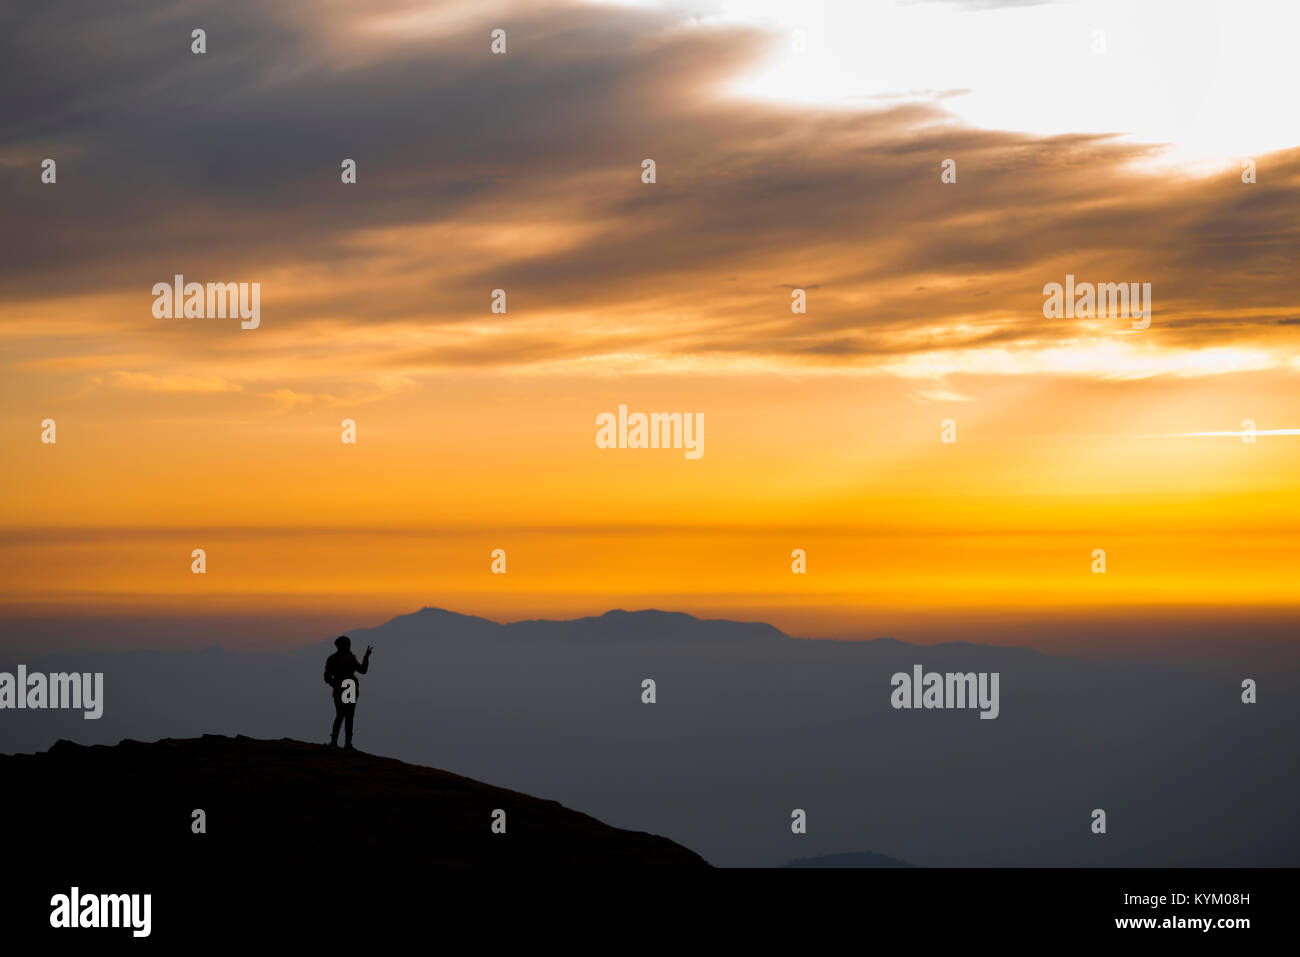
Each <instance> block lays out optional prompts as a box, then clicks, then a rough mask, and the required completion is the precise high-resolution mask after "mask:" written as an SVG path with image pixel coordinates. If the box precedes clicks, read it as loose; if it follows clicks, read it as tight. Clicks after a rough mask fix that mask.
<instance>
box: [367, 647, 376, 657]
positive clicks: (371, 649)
mask: <svg viewBox="0 0 1300 957" xmlns="http://www.w3.org/2000/svg"><path fill="white" fill-rule="evenodd" d="M374 650H375V649H373V648H371V647H370V646H369V645H366V657H367V658H369V657H370V652H372V651H374Z"/></svg>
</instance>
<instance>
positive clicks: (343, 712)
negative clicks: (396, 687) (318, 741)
mask: <svg viewBox="0 0 1300 957" xmlns="http://www.w3.org/2000/svg"><path fill="white" fill-rule="evenodd" d="M334 647H336V648H338V651H336V652H334V654H332V655H330V656H329V657H328V658H326V659H325V683H326V684H327V685H329V686H330V687H331V688H333V689H334V731H333V732H332V733H331V734H330V747H331V748H337V747H338V746H339V725H340V724H343V723H344V722H345V721H346V722H347V743H346V744H345V745H344V746H345V747H348V748H350V747H352V718H353V716H354V715H355V714H356V713H357V697H358V696H359V695H360V692H361V685H360V682H358V681H357V675H364V674H365V673H366V671H367V669H369V667H370V652H371V650H372V649H371V648H370V646H368V645H367V646H366V653H365V655H364V657H362V659H361V660H360V661H357V656H356V655H354V654H353V653H352V639H350V638H349V637H348V636H347V635H340V636H339V637H338V638H335V639H334ZM349 678H350V679H352V695H351V698H352V700H351V701H346V702H345V701H344V700H343V682H345V681H347V680H348V679H349Z"/></svg>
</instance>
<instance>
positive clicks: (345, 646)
mask: <svg viewBox="0 0 1300 957" xmlns="http://www.w3.org/2000/svg"><path fill="white" fill-rule="evenodd" d="M334 647H335V648H337V649H338V650H339V651H348V650H350V649H351V648H352V639H351V638H349V637H348V636H347V635H339V636H338V637H337V638H335V639H334Z"/></svg>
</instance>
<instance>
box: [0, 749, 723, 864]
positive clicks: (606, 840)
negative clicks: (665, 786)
mask: <svg viewBox="0 0 1300 957" xmlns="http://www.w3.org/2000/svg"><path fill="white" fill-rule="evenodd" d="M0 782H3V797H0V800H2V801H3V804H4V812H5V820H6V821H7V822H8V823H9V825H10V826H9V827H6V831H8V836H7V838H6V843H7V844H8V845H9V853H17V854H19V855H21V856H18V857H16V858H15V859H16V860H23V859H26V860H29V861H44V862H47V863H50V864H56V863H57V865H58V866H60V867H62V868H65V869H66V872H67V875H68V877H67V879H68V880H69V881H71V880H74V879H75V878H76V876H77V874H78V873H79V872H82V871H84V869H86V868H93V870H95V871H96V872H98V873H105V872H111V871H112V870H113V864H114V862H116V864H117V866H118V867H119V868H120V871H121V872H122V873H130V874H131V875H132V876H136V877H139V876H143V877H148V876H150V875H156V876H158V877H161V876H163V875H164V874H167V875H172V874H177V873H179V874H184V873H195V872H201V873H204V874H207V875H212V874H214V873H216V874H221V873H239V872H249V871H251V870H257V871H262V872H265V871H268V870H271V871H278V870H284V869H289V870H310V871H314V872H316V873H318V874H321V875H324V874H328V873H331V872H338V871H340V870H341V869H345V870H346V871H347V872H349V873H366V872H370V873H377V872H379V871H382V870H390V869H392V868H403V869H405V868H412V867H415V868H420V869H427V868H474V867H488V868H502V867H504V868H520V867H522V868H536V867H544V868H550V867H564V868H568V867H574V868H596V867H601V868H609V867H615V868H700V867H707V864H706V863H705V861H704V860H703V859H702V858H701V857H699V856H698V855H697V854H695V853H694V852H692V851H689V850H687V849H686V848H684V847H682V846H681V845H679V844H676V843H674V842H673V841H670V840H668V839H667V838H664V837H658V836H655V835H652V834H645V833H642V832H638V831H627V830H620V829H618V828H614V827H610V826H608V825H605V824H602V823H601V822H600V821H597V820H596V819H595V818H591V817H588V816H587V815H585V814H580V813H578V812H576V811H571V810H569V809H568V808H565V807H563V806H561V805H560V804H558V803H556V802H554V801H544V800H539V799H538V798H534V797H529V796H528V795H526V794H521V793H519V792H517V791H508V790H504V789H502V788H496V787H492V786H490V785H487V784H482V783H480V782H478V781H474V780H471V779H469V778H463V777H460V776H458V775H455V774H449V773H447V772H445V771H438V770H435V769H433V768H426V767H419V766H417V765H411V764H404V763H403V762H401V761H396V760H393V759H391V758H381V757H376V756H374V755H369V754H364V753H360V752H355V751H353V752H349V751H343V750H339V749H330V748H327V747H324V746H321V745H313V744H304V743H302V742H300V741H293V740H289V739H287V738H286V739H281V740H278V741H262V740H255V739H252V738H245V737H242V736H240V737H236V738H227V737H219V736H215V735H204V736H203V737H202V738H190V739H184V740H178V739H164V740H162V741H158V742H155V743H153V744H143V743H140V742H137V741H123V742H122V743H121V744H118V745H116V746H114V747H106V746H102V745H101V746H95V747H83V746H81V745H76V744H71V743H69V742H67V741H60V742H58V743H57V744H56V745H55V746H54V747H52V748H51V749H50V750H49V751H46V752H44V753H42V754H34V755H11V756H0ZM196 809H202V810H203V811H204V812H205V814H206V824H207V833H205V834H196V833H194V832H193V830H192V822H193V821H194V811H195V810H196ZM497 809H501V810H503V811H504V812H505V820H506V832H505V833H504V834H494V833H493V832H492V829H491V824H492V819H493V813H494V811H496V810H497Z"/></svg>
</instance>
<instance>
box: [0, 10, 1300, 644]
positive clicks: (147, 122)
mask: <svg viewBox="0 0 1300 957" xmlns="http://www.w3.org/2000/svg"><path fill="white" fill-rule="evenodd" d="M112 6H120V5H112ZM128 6H130V7H131V8H132V9H133V10H134V13H133V14H132V15H131V16H128V17H124V16H122V15H121V11H120V10H117V11H112V10H110V9H109V8H108V5H105V6H99V5H88V4H84V3H77V4H70V3H63V2H58V0H54V2H49V3H43V4H40V5H18V4H15V5H11V7H10V8H6V9H5V10H4V11H3V12H0V38H2V39H0V46H2V47H3V54H4V55H3V57H0V75H3V82H0V104H2V113H3V116H4V117H5V122H4V123H3V124H0V209H3V217H4V220H3V221H4V226H5V228H4V231H3V239H2V240H0V242H2V243H3V256H0V343H2V346H0V361H2V362H3V376H2V377H0V441H2V442H3V446H4V449H5V450H6V456H5V467H4V468H3V469H2V470H0V502H2V503H3V504H0V509H2V510H3V511H2V513H0V526H3V531H0V616H3V617H4V618H6V619H8V620H9V621H10V622H30V621H32V620H36V619H51V620H52V619H58V618H60V617H61V616H62V617H72V618H76V619H77V620H78V621H83V620H92V619H93V618H94V616H97V615H103V616H113V617H117V618H128V619H129V618H132V617H139V618H142V619H143V618H148V617H151V616H153V617H157V616H163V617H165V618H167V619H168V620H169V621H177V622H183V621H184V619H185V618H186V616H187V615H198V614H221V615H228V616H237V615H238V616H249V617H256V618H260V619H262V620H265V621H269V622H273V621H274V620H276V618H277V617H293V616H299V617H301V616H303V615H305V614H311V615H314V616H319V619H320V621H321V622H322V624H321V629H322V631H330V630H335V629H336V628H342V627H347V626H352V625H359V624H375V623H378V622H379V621H381V620H383V619H385V618H387V617H391V616H392V615H396V614H401V613H405V612H409V611H412V610H414V609H416V608H419V607H421V606H424V605H438V606H442V607H446V608H450V609H452V610H455V611H460V612H465V613H473V614H480V615H484V616H486V617H490V618H494V619H498V620H507V619H509V620H513V619H517V618H527V617H557V616H569V615H580V614H582V615H585V614H599V613H601V612H604V611H606V610H608V609H609V608H615V607H623V608H640V607H662V608H670V609H673V610H680V611H685V612H690V613H693V614H699V615H710V616H726V617H736V618H745V619H763V620H767V621H770V622H771V623H773V624H775V625H777V626H778V627H781V628H783V629H784V630H786V631H788V632H790V633H791V634H795V635H800V636H860V637H874V636H876V635H878V634H882V633H891V634H895V635H897V636H898V637H900V638H902V637H908V636H909V634H912V632H911V631H909V629H916V635H915V636H916V637H926V636H930V637H934V636H937V635H939V634H946V635H948V636H949V637H952V638H961V637H965V636H966V634H965V633H964V632H963V630H962V624H961V623H962V622H970V621H972V620H975V619H979V620H980V621H985V622H988V621H993V622H996V621H997V620H998V618H999V616H1005V617H1006V619H1007V620H1011V619H1013V618H1014V619H1016V620H1020V619H1024V618H1026V617H1028V618H1031V619H1035V620H1042V621H1049V620H1052V619H1053V618H1060V619H1067V618H1068V619H1070V620H1076V619H1084V620H1087V619H1089V617H1090V616H1091V617H1094V618H1096V619H1098V620H1101V619H1103V618H1105V617H1106V616H1109V615H1114V614H1121V613H1123V614H1128V613H1132V614H1134V615H1138V614H1141V615H1154V616H1156V617H1157V618H1160V619H1161V620H1163V621H1165V622H1166V623H1168V622H1174V623H1176V622H1178V621H1181V620H1192V619H1196V618H1199V617H1201V616H1203V615H1206V614H1211V613H1212V614H1215V615H1221V616H1223V617H1225V618H1226V619H1231V618H1234V617H1236V618H1238V619H1240V620H1245V619H1246V618H1249V617H1251V616H1259V615H1266V616H1272V617H1273V618H1279V619H1284V620H1289V619H1291V618H1292V616H1293V615H1294V613H1295V612H1296V610H1297V608H1296V606H1297V604H1298V603H1300V596H1298V593H1297V589H1296V585H1295V583H1296V582H1297V581H1300V552H1298V551H1297V548H1296V541H1297V533H1298V532H1300V485H1298V482H1297V476H1298V475H1300V435H1296V434H1267V433H1268V432H1270V431H1274V430H1278V431H1281V432H1285V431H1286V430H1295V429H1297V428H1300V389H1297V385H1298V384H1300V279H1298V278H1297V267H1296V257H1297V252H1298V251H1300V148H1298V147H1297V145H1296V144H1300V128H1298V127H1300V111H1298V110H1297V109H1296V92H1297V86H1298V85H1300V84H1297V81H1296V79H1295V77H1296V74H1295V65H1294V51H1293V45H1294V38H1295V35H1296V27H1297V26H1300V12H1298V11H1297V10H1296V8H1295V5H1294V4H1293V3H1264V2H1242V3H1236V4H1213V5H1211V4H1199V3H1194V2H1170V3H1155V2H1152V3H1149V4H1148V3H1016V2H1001V3H999V2H995V0H989V2H965V3H963V2H948V3H945V2H925V0H914V2H903V0H899V2H892V3H889V2H866V0H857V2H847V0H846V2H843V3H831V2H828V3H825V4H818V3H799V4H793V3H762V2H752V3H745V2H736V3H727V2H698V3H697V2H690V0H683V2H668V3H650V2H645V3H577V2H574V3H550V4H547V3H540V2H533V3H518V4H509V3H488V2H450V3H423V2H419V3H417V2H393V0H381V2H367V3H351V2H348V3H344V2H336V0H288V2H277V3H274V4H269V3H261V2H252V0H225V2H222V3H206V2H203V3H197V2H196V3H162V2H154V0H147V2H146V0H141V2H136V3H132V4H129V5H128ZM1133 8H1137V9H1133ZM101 17H102V18H103V19H102V20H101V19H99V18H101ZM194 28H203V29H204V30H206V35H207V52H206V53H204V54H202V55H196V54H193V53H191V51H190V43H191V40H190V33H191V30H192V29H194ZM497 28H500V29H503V30H505V31H506V35H507V52H506V53H505V54H504V55H493V54H492V52H491V51H490V49H489V47H490V43H491V40H490V33H491V31H492V30H494V29H497ZM1098 30H1100V31H1102V40H1101V41H1100V42H1099V40H1098V35H1097V31H1098ZM1099 46H1100V47H1101V48H1100V49H1099ZM47 157H49V158H53V159H54V160H55V161H56V162H57V181H56V183H54V184H46V183H42V181H41V163H42V160H43V159H45V158H47ZM346 158H351V159H355V160H356V163H357V182H356V183H355V184H344V183H342V182H341V181H340V164H341V163H342V161H343V160H344V159H346ZM646 158H652V159H654V160H655V163H656V182H655V183H653V184H646V183H643V182H642V160H643V159H646ZM949 158H950V159H953V160H955V161H956V171H957V181H956V182H955V183H943V182H941V179H940V174H941V164H942V163H943V161H944V160H945V159H949ZM1246 160H1252V161H1253V163H1254V166H1255V170H1256V173H1255V175H1256V178H1257V179H1256V182H1254V183H1251V184H1248V183H1244V182H1243V180H1242V173H1243V161H1246ZM176 274H182V275H184V276H185V278H186V280H187V281H197V282H209V281H212V282H254V281H255V282H259V283H260V284H261V323H260V327H259V328H257V329H255V330H241V329H240V327H239V322H238V320H230V319H180V318H178V319H159V318H155V317H154V315H153V312H152V305H153V299H154V297H153V294H152V292H151V289H152V287H153V285H154V284H155V283H157V282H171V281H172V277H173V276H174V275H176ZM1066 274H1073V275H1074V276H1075V277H1077V279H1078V280H1079V281H1080V282H1084V281H1091V282H1144V283H1150V284H1151V287H1152V301H1153V306H1154V308H1153V315H1152V318H1151V323H1150V327H1149V328H1147V329H1141V330H1138V329H1134V328H1132V323H1131V322H1130V321H1129V320H1128V319H1123V318H1107V319H1047V318H1044V315H1043V301H1044V295H1043V287H1044V285H1045V284H1047V283H1050V282H1064V280H1065V276H1066ZM497 288H501V289H504V290H505V291H506V294H507V301H508V311H507V313H506V314H504V315H500V314H493V313H492V312H491V310H490V306H491V294H492V290H494V289H497ZM795 288H799V289H803V290H806V293H807V313H806V314H795V313H792V311H791V290H792V289H795ZM620 405H626V406H628V407H629V409H630V410H632V411H643V412H647V413H649V412H683V413H686V412H691V413H694V412H699V413H703V416H704V420H705V430H704V454H703V456H702V457H701V458H700V459H698V460H690V459H687V458H686V457H685V456H684V455H683V453H682V452H681V451H680V450H630V449H627V450H611V449H600V448H598V447H597V446H596V442H595V434H596V428H595V420H596V416H597V415H598V414H599V413H602V412H616V411H617V409H618V407H619V406H620ZM47 418H50V419H54V420H55V421H56V423H57V443H56V444H53V445H49V444H43V443H42V441H41V432H42V426H41V423H42V421H43V420H45V419H47ZM344 419H353V420H355V422H356V424H357V442H356V444H355V445H348V444H344V443H343V442H341V441H340V434H341V427H340V423H341V422H342V420H344ZM948 419H951V420H953V421H954V422H955V423H956V435H957V441H956V442H955V443H951V444H945V443H943V442H941V441H940V438H941V423H943V421H944V420H948ZM1247 419H1249V420H1252V421H1253V422H1254V423H1255V426H1256V428H1257V429H1258V430H1260V431H1261V432H1263V433H1265V434H1260V435H1259V436H1258V438H1257V440H1256V441H1255V442H1254V443H1247V442H1243V441H1242V439H1241V438H1240V437H1239V436H1237V435H1234V434H1227V435H1198V434H1196V433H1205V432H1221V433H1235V432H1237V431H1239V430H1241V429H1242V428H1243V421H1244V420H1247ZM194 548H204V549H206V551H207V562H208V571H207V574H206V575H194V574H191V571H190V563H191V558H190V554H191V550H192V549H194ZM495 548H502V549H505V550H506V553H507V556H508V558H507V561H508V572H507V574H505V575H493V574H492V573H491V571H490V565H491V552H492V550H493V549H495ZM796 548H802V549H804V550H805V551H806V553H807V568H808V570H807V574H804V575H795V574H793V573H792V572H791V552H792V550H793V549H796ZM1094 549H1104V550H1105V552H1106V561H1107V573H1106V574H1105V575H1104V576H1103V575H1094V574H1093V573H1092V568H1091V566H1092V561H1093V560H1092V552H1093V550H1094ZM331 620H333V621H337V626H326V625H324V624H323V622H324V621H331ZM926 622H929V623H934V622H939V623H941V624H942V628H940V629H939V630H938V631H937V632H935V633H934V635H931V633H930V632H925V634H924V635H922V633H921V630H920V629H921V623H926ZM14 627H17V626H14ZM178 627H182V626H178ZM927 627H928V626H927ZM8 630H9V631H10V633H11V637H12V636H13V628H10V629H8ZM182 637H183V636H180V635H178V636H177V640H181V639H182ZM317 637H323V635H317ZM1019 637H1020V638H1024V636H1023V635H1022V636H1019ZM229 638H230V641H232V642H237V641H238V635H231V636H229ZM1026 640H1027V639H1026Z"/></svg>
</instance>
